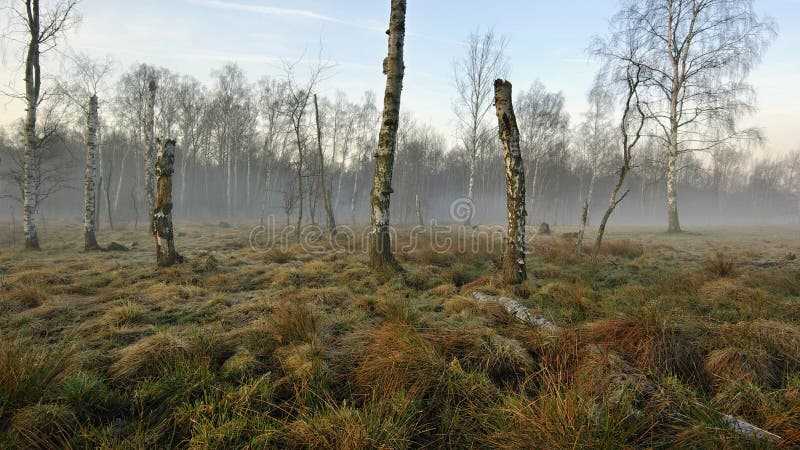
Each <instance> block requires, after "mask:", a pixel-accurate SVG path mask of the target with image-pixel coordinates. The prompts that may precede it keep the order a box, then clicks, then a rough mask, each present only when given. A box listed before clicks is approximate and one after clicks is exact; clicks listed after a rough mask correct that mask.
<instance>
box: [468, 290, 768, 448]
mask: <svg viewBox="0 0 800 450" xmlns="http://www.w3.org/2000/svg"><path fill="white" fill-rule="evenodd" d="M472 296H473V297H474V298H475V299H476V300H478V302H479V303H498V304H500V305H501V306H503V307H504V308H505V309H506V311H508V313H509V314H511V315H512V316H514V317H516V318H517V319H518V320H520V321H521V322H523V323H526V324H528V325H531V326H534V327H542V328H546V329H548V330H552V331H558V330H560V329H561V327H559V326H558V325H556V324H554V323H553V322H551V321H550V320H549V319H547V318H546V317H542V316H536V315H534V314H532V313H531V311H530V309H528V308H527V307H525V305H523V304H522V303H520V302H518V301H516V300H514V299H512V298H508V297H493V296H491V295H489V294H485V293H483V292H478V291H476V292H473V293H472ZM622 375H624V377H625V378H626V380H627V382H628V383H630V384H632V385H634V386H636V387H637V388H638V389H639V390H640V391H641V392H644V393H645V394H646V395H647V396H650V397H652V396H655V395H657V394H658V392H659V390H658V388H657V387H656V385H654V384H653V383H652V382H651V381H650V379H649V378H647V376H645V375H640V374H637V373H634V369H633V368H631V370H626V371H624V373H623V374H622ZM695 404H696V406H699V407H701V408H704V409H709V408H708V407H707V406H705V405H703V404H701V403H695ZM710 411H711V412H713V413H714V414H716V415H717V416H719V418H720V419H721V420H722V422H723V423H724V424H725V425H726V426H727V427H728V428H729V429H730V430H732V431H734V432H736V433H739V434H741V435H744V436H746V437H748V438H750V439H758V440H763V441H767V442H770V443H773V444H775V443H777V442H779V441H781V439H782V438H781V437H780V436H778V435H776V434H774V433H770V432H769V431H767V430H764V429H762V428H759V427H757V426H755V425H753V424H751V423H749V422H746V421H744V420H743V419H741V418H739V417H735V416H732V415H730V414H723V413H721V412H719V411H716V410H713V409H712V410H710Z"/></svg>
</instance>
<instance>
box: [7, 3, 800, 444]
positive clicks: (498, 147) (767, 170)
mask: <svg viewBox="0 0 800 450" xmlns="http://www.w3.org/2000/svg"><path fill="white" fill-rule="evenodd" d="M383 3H386V11H387V12H388V17H385V18H382V19H381V20H382V21H383V20H385V19H388V20H387V21H386V22H382V23H386V24H387V25H388V26H387V28H386V30H385V31H386V32H385V39H386V44H387V45H386V53H385V55H381V57H382V58H383V59H382V63H381V62H375V64H374V71H375V73H376V74H377V73H382V75H383V77H385V85H384V86H383V89H384V90H383V96H381V94H380V92H378V93H376V92H374V91H373V90H369V89H366V88H365V90H364V93H363V95H361V96H360V97H359V98H348V96H347V94H345V93H344V92H343V91H341V90H336V89H335V87H336V82H337V80H336V77H335V71H334V70H333V69H334V67H335V64H333V63H331V62H329V61H326V60H325V58H324V57H323V53H324V52H323V49H322V47H323V42H322V39H320V50H319V53H318V54H317V55H316V57H309V56H308V55H306V54H305V53H304V54H303V56H302V57H299V58H298V59H296V60H282V61H281V63H280V65H279V66H276V68H275V70H274V71H273V72H272V73H270V74H269V75H262V74H249V73H246V72H245V70H244V69H242V67H240V66H239V65H237V64H236V63H227V64H224V65H222V66H221V67H217V68H215V69H214V70H212V71H211V76H210V80H211V82H209V83H203V82H201V81H200V80H198V79H197V78H195V77H194V76H192V75H189V74H183V73H176V72H174V71H173V70H170V69H168V68H165V67H158V66H155V65H151V64H148V63H147V62H142V63H136V64H134V65H132V66H129V67H121V65H119V64H118V63H116V62H115V61H114V60H113V58H111V57H108V58H106V59H105V60H100V59H94V58H92V57H91V56H88V55H84V54H79V53H76V52H74V51H72V50H71V49H70V48H69V45H68V44H69V43H68V39H67V38H68V37H69V36H70V32H71V31H72V30H73V29H74V28H75V27H76V26H77V25H78V24H79V23H80V21H81V17H80V14H79V12H80V9H81V8H82V7H83V5H82V4H81V3H80V2H79V0H51V1H47V2H45V1H40V0H11V1H9V6H5V5H3V11H4V12H7V13H8V14H9V20H8V24H9V27H8V30H7V31H6V32H4V34H3V35H2V38H3V39H4V44H9V47H11V48H14V46H16V47H18V49H16V51H17V53H18V54H17V53H14V52H13V51H8V55H5V53H4V56H6V57H9V58H11V57H12V56H13V57H15V58H17V59H18V60H19V63H20V68H21V70H20V73H19V74H18V77H17V78H18V80H17V81H18V85H19V86H24V88H21V89H19V92H17V91H14V89H13V88H10V89H9V90H8V91H3V94H4V95H6V96H8V97H9V98H10V99H12V100H14V101H17V102H20V103H22V102H24V104H25V116H24V117H21V118H20V119H19V120H18V121H17V122H15V123H14V124H11V125H10V126H8V127H7V128H6V129H0V208H3V209H4V210H7V211H8V214H6V212H5V211H3V210H0V216H6V215H8V218H9V219H10V222H9V227H8V228H9V230H10V234H9V239H8V241H9V244H10V245H9V247H10V249H5V248H2V249H0V265H2V267H0V325H2V327H0V442H9V443H10V444H9V445H11V446H12V447H18V448H57V447H69V448H73V447H74V448H84V447H85V448H90V447H97V448H120V447H131V448H173V447H177V448H201V447H202V448H427V447H433V448H475V447H478V448H528V447H531V448H688V447H692V446H695V445H697V447H699V448H728V447H730V448H762V447H763V448H773V447H775V448H791V447H792V446H793V445H800V432H798V430H800V408H799V407H798V406H797V405H798V404H800V397H798V394H797V392H798V389H800V384H799V383H798V380H800V357H798V354H799V353H798V352H800V325H798V321H800V319H798V317H800V316H798V311H800V309H799V308H800V306H798V301H799V300H798V299H800V266H798V264H799V263H798V262H797V255H796V254H795V253H794V252H793V251H792V249H793V248H794V247H792V246H797V245H800V241H798V240H797V235H796V233H795V234H792V233H793V232H792V231H789V232H787V231H786V230H795V229H796V226H797V224H800V148H798V149H795V150H790V149H783V150H787V151H784V152H782V153H781V154H780V155H777V154H767V153H765V152H763V151H762V150H763V148H764V147H763V144H764V137H763V136H762V134H761V132H760V131H759V129H758V128H757V127H749V126H746V125H745V124H748V123H749V122H748V120H749V119H750V117H751V116H750V115H751V113H753V112H754V111H755V109H756V108H757V106H758V103H757V101H756V92H755V89H754V88H753V86H752V85H751V84H750V78H751V75H752V73H753V71H754V69H755V68H756V67H758V65H759V63H760V62H761V60H762V58H763V57H764V55H765V54H766V52H767V50H768V48H769V46H770V44H771V43H772V42H773V41H774V40H775V39H776V38H777V37H778V33H777V27H776V25H775V22H774V21H773V20H772V19H770V18H768V17H763V16H761V15H759V14H758V13H757V12H756V9H755V8H754V2H753V1H751V0H621V1H620V2H619V5H618V8H617V13H616V14H615V15H613V17H612V18H611V20H610V21H609V22H608V29H607V30H605V31H604V32H603V33H601V34H599V35H597V36H595V37H594V38H593V39H592V41H591V42H589V43H587V44H588V49H587V50H586V52H587V53H588V56H589V57H590V58H591V59H592V61H593V62H594V63H595V64H596V66H597V67H598V69H597V73H596V75H595V76H594V79H593V82H592V84H591V85H590V86H586V88H587V89H586V104H587V108H586V111H585V112H583V113H582V114H581V115H580V116H578V117H574V116H571V115H570V114H569V113H568V112H567V104H566V100H567V99H566V98H565V97H564V94H563V93H562V92H557V91H554V90H552V89H551V88H549V87H548V86H547V85H546V84H545V83H544V82H542V81H539V80H537V81H535V82H533V83H531V84H530V85H522V84H521V83H519V82H516V81H515V79H514V77H515V76H516V77H519V78H521V77H522V75H521V74H519V73H515V72H514V70H513V65H512V63H513V60H514V58H515V57H517V58H520V57H530V55H515V54H512V51H511V48H512V47H511V46H510V45H509V44H510V43H511V38H510V37H508V36H505V35H501V34H499V33H498V32H496V31H495V30H494V29H492V28H480V27H479V28H474V29H472V31H469V32H468V33H465V36H453V39H459V38H460V39H464V41H463V43H462V42H460V41H459V51H460V56H458V57H457V58H455V59H454V60H452V61H451V62H450V66H449V67H451V74H452V77H451V78H450V79H443V80H438V81H440V82H441V85H442V86H449V88H450V89H451V91H452V92H451V103H450V105H449V107H450V109H451V110H452V115H453V119H454V121H453V123H454V129H453V130H452V131H449V130H440V129H436V128H435V127H433V126H432V125H430V124H429V123H427V122H425V121H423V120H419V119H417V118H415V114H414V111H413V108H409V107H408V105H407V103H408V100H407V98H408V95H406V96H405V97H404V96H403V95H401V94H402V93H403V91H404V87H405V88H406V90H408V88H409V86H408V84H407V83H408V79H409V78H408V77H406V75H408V74H411V73H412V71H417V70H420V68H419V67H413V66H410V67H406V62H407V61H410V60H411V59H410V58H409V57H408V56H410V54H411V53H410V52H411V50H409V47H408V46H406V39H407V37H408V38H410V37H411V36H413V35H414V34H413V33H412V30H413V29H414V25H413V18H414V17H415V16H414V11H413V8H414V6H415V4H416V3H418V2H414V1H411V2H408V1H407V0H387V1H385V2H383ZM512 3H513V2H512ZM87 7H88V6H87ZM239 7H241V5H239ZM292 11H293V14H299V13H303V11H300V10H292ZM298 11H299V13H298ZM326 20H327V19H326ZM496 26H497V29H498V30H502V29H504V28H503V26H502V24H496ZM382 39H383V37H382ZM461 44H463V45H461ZM3 50H4V52H5V51H6V50H5V48H4V49H3ZM407 51H408V52H409V53H407ZM56 60H59V61H62V67H61V69H59V68H58V65H57V64H55V61H56ZM527 75H528V76H526V79H528V80H530V79H535V77H530V75H531V74H527ZM533 75H536V74H533ZM381 80H382V82H383V78H381ZM404 83H406V84H404ZM513 83H516V84H513ZM512 85H513V86H514V89H513V90H512ZM331 86H332V87H333V89H331ZM340 86H341V85H340ZM495 119H496V120H495ZM17 211H21V212H22V214H21V227H20V228H19V229H20V230H21V232H22V236H24V246H22V247H24V248H17V243H16V242H17V234H19V233H18V227H17V218H18V215H17ZM78 225H79V229H80V231H75V230H78V228H76V227H78ZM721 225H725V226H729V225H759V226H764V227H765V228H758V229H757V231H752V229H750V230H749V231H742V230H737V231H736V232H734V231H730V230H725V231H724V232H719V233H718V234H715V232H714V231H708V232H706V231H704V233H707V234H699V233H695V232H693V229H694V228H695V227H696V228H702V227H704V226H721ZM3 226H5V222H4V223H3ZM767 226H773V227H774V228H766V227H767ZM653 227H657V230H658V231H653V230H654V229H655V228H653ZM792 227H794V228H792ZM245 228H246V229H247V231H243V230H245ZM442 230H445V231H442ZM497 230H500V232H499V233H497ZM764 230H769V231H764ZM775 230H777V231H775ZM687 231H689V232H688V233H687ZM267 232H270V233H273V234H276V235H279V236H280V242H278V241H269V242H267V243H268V244H269V245H266V244H265V245H264V246H263V247H260V245H262V244H264V243H263V242H260V241H258V240H257V239H255V238H254V236H255V237H258V236H261V235H266V234H267ZM2 233H5V231H2V230H0V242H4V241H3V239H5V237H4V235H2ZM492 233H494V234H492ZM736 233H739V234H736ZM768 233H771V234H768ZM72 234H75V236H72ZM128 236H133V237H131V238H130V239H128ZM136 236H138V237H139V238H141V237H143V236H144V237H146V239H148V240H149V239H152V244H150V245H147V246H142V245H140V244H138V243H137V242H136V240H135V237H136ZM358 238H366V239H364V240H363V242H359V241H358ZM113 239H118V240H119V241H120V242H125V243H124V244H120V243H119V242H117V241H113ZM122 239H124V241H123V240H122ZM131 239H133V240H131ZM440 241H443V242H446V243H447V246H446V248H444V247H442V245H441V243H440ZM73 242H80V243H79V245H77V246H76V248H75V249H71V247H70V246H71V245H72V243H73ZM342 242H345V244H346V245H347V250H348V251H347V252H341V251H339V250H340V248H337V245H339V244H341V243H342ZM278 244H280V245H278ZM731 248H733V249H731ZM179 249H180V251H179ZM310 249H313V250H314V251H311V250H310ZM731 255H733V256H731ZM154 256H155V257H154ZM5 330H8V331H5ZM29 347H30V348H33V349H35V350H34V351H32V352H31V353H28V352H27V351H26V349H27V348H29Z"/></svg>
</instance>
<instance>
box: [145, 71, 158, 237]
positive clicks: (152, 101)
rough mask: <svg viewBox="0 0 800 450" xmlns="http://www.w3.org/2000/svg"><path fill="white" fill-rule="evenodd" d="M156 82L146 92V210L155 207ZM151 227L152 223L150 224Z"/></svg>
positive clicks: (152, 81) (150, 84) (152, 82)
mask: <svg viewBox="0 0 800 450" xmlns="http://www.w3.org/2000/svg"><path fill="white" fill-rule="evenodd" d="M156 89H157V88H156V80H154V79H151V80H150V83H149V84H148V91H147V118H146V119H145V137H144V140H145V143H144V144H145V147H146V148H145V154H144V184H145V194H146V195H147V209H148V211H152V210H153V206H154V205H155V192H154V190H153V189H154V187H155V155H156V140H155V139H156V138H155V134H156ZM150 226H151V227H152V226H153V224H152V222H151V223H150Z"/></svg>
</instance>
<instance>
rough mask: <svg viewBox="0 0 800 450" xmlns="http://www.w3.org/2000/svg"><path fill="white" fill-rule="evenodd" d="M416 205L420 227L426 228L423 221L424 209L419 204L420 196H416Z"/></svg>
mask: <svg viewBox="0 0 800 450" xmlns="http://www.w3.org/2000/svg"><path fill="white" fill-rule="evenodd" d="M414 203H415V205H416V209H417V224H419V226H425V221H424V220H422V208H421V207H420V204H419V194H416V195H414Z"/></svg>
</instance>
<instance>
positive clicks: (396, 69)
mask: <svg viewBox="0 0 800 450" xmlns="http://www.w3.org/2000/svg"><path fill="white" fill-rule="evenodd" d="M387 34H388V35H389V51H388V56H387V57H386V59H385V60H383V73H384V75H386V92H385V95H384V99H383V120H382V122H381V130H380V134H379V136H378V151H377V152H376V153H375V158H376V161H375V178H374V180H373V183H372V192H371V195H370V205H371V207H372V212H371V222H372V232H371V233H370V242H369V244H370V245H369V255H370V264H371V266H372V268H373V269H375V270H388V271H397V270H400V265H399V264H398V263H397V261H396V260H395V258H394V255H393V254H392V242H391V234H390V232H389V206H390V196H391V194H392V192H393V191H392V170H393V168H394V152H395V145H396V143H397V128H398V126H399V123H400V94H401V93H402V90H403V75H404V71H405V65H404V64H403V45H404V43H405V35H406V0H392V10H391V17H390V19H389V30H388V31H387Z"/></svg>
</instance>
